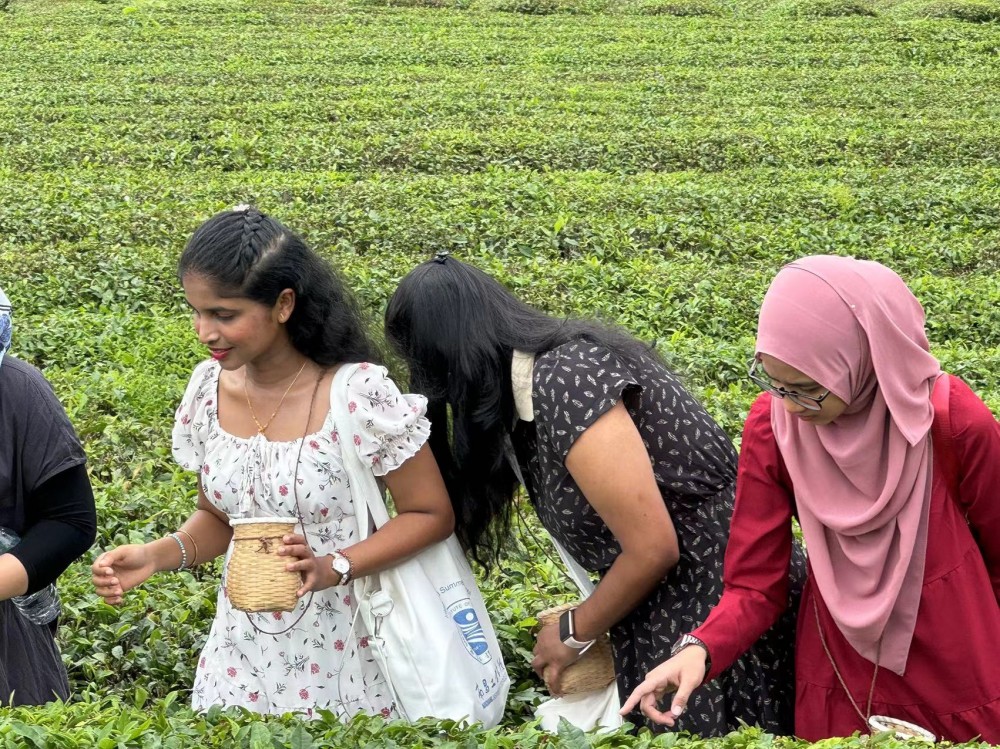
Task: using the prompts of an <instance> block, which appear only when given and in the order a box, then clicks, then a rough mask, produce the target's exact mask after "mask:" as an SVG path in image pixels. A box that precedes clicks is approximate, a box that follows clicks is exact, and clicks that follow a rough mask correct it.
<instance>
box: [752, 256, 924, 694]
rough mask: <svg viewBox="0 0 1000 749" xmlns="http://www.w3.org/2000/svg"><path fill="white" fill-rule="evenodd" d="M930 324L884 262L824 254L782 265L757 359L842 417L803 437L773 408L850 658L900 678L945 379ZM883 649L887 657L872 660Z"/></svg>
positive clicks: (805, 526) (918, 578)
mask: <svg viewBox="0 0 1000 749" xmlns="http://www.w3.org/2000/svg"><path fill="white" fill-rule="evenodd" d="M928 348H929V347H928V343H927V336H926V335H925V334H924V311H923V308H922V307H921V306H920V303H919V302H918V301H917V300H916V298H915V297H914V296H913V294H912V293H911V292H910V290H909V289H908V288H907V287H906V284H905V283H904V282H903V280H902V279H901V278H900V277H899V276H898V275H896V274H895V273H894V272H892V271H891V270H889V269H888V268H886V267H885V266H884V265H881V264H879V263H875V262H870V261H864V260H854V259H852V258H845V257H834V256H829V255H819V256H814V257H807V258H802V259H801V260H797V261H795V262H793V263H790V264H789V265H786V266H785V267H784V268H783V269H782V270H781V271H780V272H779V273H778V275H777V276H776V277H775V279H774V281H773V282H772V283H771V287H770V288H769V289H768V291H767V295H766V296H765V297H764V303H763V305H762V307H761V311H760V319H759V322H758V327H757V353H758V354H769V355H771V356H773V357H774V358H776V359H778V360H780V361H782V362H784V363H785V364H787V365H789V366H791V367H793V368H795V369H797V370H799V371H800V372H802V373H803V374H806V375H808V376H809V377H810V378H812V379H814V380H816V382H818V383H820V384H822V385H823V387H824V388H829V389H830V390H831V391H832V392H833V394H834V395H836V396H837V397H838V398H840V399H841V400H843V401H844V402H845V403H847V404H848V407H847V409H846V410H845V411H844V413H843V414H842V415H841V416H839V417H838V418H837V420H836V421H834V422H833V423H830V424H825V425H815V424H809V423H808V422H804V421H802V420H800V419H799V418H798V417H797V416H795V415H793V414H790V413H788V412H787V411H786V410H785V406H784V404H783V403H782V402H781V400H779V399H777V398H775V399H774V400H773V401H772V403H771V425H772V427H773V429H774V435H775V438H776V439H777V442H778V447H779V448H780V450H781V455H782V457H783V458H784V461H785V465H786V466H787V467H788V472H789V475H790V476H791V478H792V482H793V483H794V485H795V503H796V505H797V507H798V512H799V522H800V524H801V525H802V533H803V536H804V538H805V543H806V551H807V553H808V555H809V562H810V566H811V567H812V571H813V575H814V577H815V580H816V585H817V586H818V587H819V592H820V594H821V595H822V597H823V600H824V601H825V602H826V605H827V608H828V609H829V610H830V613H831V615H832V616H833V620H834V621H835V622H836V624H837V627H838V628H839V629H840V631H841V632H842V633H843V635H844V637H845V638H847V641H848V642H849V643H850V644H851V646H852V647H853V648H854V649H855V650H857V651H858V652H859V653H860V654H861V655H862V656H864V657H865V658H867V659H868V660H870V661H873V662H875V661H876V659H878V663H879V664H880V665H882V666H884V667H885V668H889V669H891V670H892V671H894V672H896V673H897V674H900V675H902V674H903V672H904V671H905V669H906V658H907V655H908V654H909V650H910V642H911V640H912V639H913V628H914V626H915V624H916V619H917V609H918V608H919V606H920V591H921V587H922V585H923V577H924V561H925V555H926V549H927V519H928V516H929V511H930V493H931V439H930V428H931V422H932V421H933V419H934V409H933V407H932V405H931V392H932V390H933V387H934V381H935V379H936V378H937V376H938V374H939V373H940V367H939V365H938V362H937V360H936V359H935V358H934V357H933V356H931V354H930V353H929V351H928ZM880 641H881V649H880Z"/></svg>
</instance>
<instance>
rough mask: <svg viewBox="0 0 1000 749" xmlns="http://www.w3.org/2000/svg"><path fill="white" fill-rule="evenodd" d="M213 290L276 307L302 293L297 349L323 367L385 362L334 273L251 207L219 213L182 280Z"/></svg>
mask: <svg viewBox="0 0 1000 749" xmlns="http://www.w3.org/2000/svg"><path fill="white" fill-rule="evenodd" d="M188 274H196V275H200V276H203V277H204V278H206V279H208V280H210V281H212V282H214V283H215V284H216V285H217V287H218V293H219V294H220V295H222V296H230V297H242V298H245V299H250V300H252V301H255V302H259V303H260V304H264V305H267V306H273V305H274V304H275V302H277V300H278V296H279V295H280V294H281V292H282V291H284V290H285V289H292V290H293V291H294V292H295V309H294V310H293V311H292V315H291V317H289V318H288V321H287V323H286V330H287V331H288V337H289V339H290V340H291V343H292V345H293V346H294V347H295V348H296V349H297V350H298V351H299V352H301V353H302V354H304V355H305V356H307V357H309V358H310V359H312V360H313V361H314V362H316V363H317V364H321V365H324V366H331V365H334V364H339V363H341V362H356V361H379V360H380V357H379V354H378V349H377V347H376V346H375V344H374V342H373V341H372V339H371V336H370V335H369V334H368V331H367V330H366V327H365V324H364V320H363V318H362V315H361V312H360V309H359V307H358V305H357V302H356V301H355V300H354V297H353V295H352V294H351V293H350V291H349V290H348V289H347V287H346V286H345V285H344V283H343V281H342V280H341V279H340V277H339V276H338V275H337V273H336V271H334V269H333V267H332V266H331V265H330V264H329V263H328V262H327V261H326V260H324V259H323V258H322V257H320V256H319V255H318V254H317V253H316V252H314V251H313V250H312V249H310V248H309V247H308V246H307V245H306V243H305V242H304V241H303V240H302V238H301V237H299V236H298V235H297V234H295V233H294V232H292V231H291V230H290V229H288V227H286V226H284V225H283V224H282V223H281V222H280V221H277V220H276V219H274V218H271V217H270V216H268V215H267V214H265V213H261V212H260V211H259V210H257V209H256V208H253V207H250V206H239V207H237V208H235V209H233V210H229V211H223V212H222V213H218V214H216V215H215V216H213V217H212V218H210V219H209V220H208V221H206V222H205V223H203V224H202V225H201V226H199V227H198V228H197V229H196V230H195V232H194V234H193V235H192V236H191V239H190V240H188V243H187V246H186V247H185V248H184V252H183V253H181V257H180V260H179V261H178V263H177V275H178V277H179V278H180V279H181V280H182V281H183V279H184V276H186V275H188Z"/></svg>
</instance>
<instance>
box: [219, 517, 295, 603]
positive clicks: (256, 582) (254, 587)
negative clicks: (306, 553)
mask: <svg viewBox="0 0 1000 749" xmlns="http://www.w3.org/2000/svg"><path fill="white" fill-rule="evenodd" d="M229 522H230V525H232V526H233V553H232V554H231V555H230V557H229V564H228V565H227V567H226V590H227V591H228V593H229V600H230V602H231V603H232V604H233V606H234V607H235V608H237V609H239V610H240V611H246V612H247V613H255V612H265V611H293V610H294V609H295V607H296V606H297V605H298V602H299V599H298V597H297V596H296V595H295V592H296V591H297V590H298V589H299V588H300V587H301V586H302V577H301V575H299V573H298V572H289V571H288V570H286V569H285V565H286V564H288V562H289V561H292V558H291V557H283V556H278V547H280V546H281V543H282V541H281V539H282V538H283V537H284V536H286V535H288V534H289V533H294V532H295V525H296V524H297V523H298V520H297V519H296V518H239V519H236V520H230V521H229Z"/></svg>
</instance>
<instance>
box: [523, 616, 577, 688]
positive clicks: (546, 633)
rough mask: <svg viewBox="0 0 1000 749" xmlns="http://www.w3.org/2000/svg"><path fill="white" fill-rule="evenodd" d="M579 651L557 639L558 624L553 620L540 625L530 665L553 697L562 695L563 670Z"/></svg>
mask: <svg viewBox="0 0 1000 749" xmlns="http://www.w3.org/2000/svg"><path fill="white" fill-rule="evenodd" d="M579 657H580V651H579V650H576V649H574V648H571V647H569V646H568V645H564V644H563V641H562V640H561V639H559V624H558V623H556V622H553V623H552V624H548V625H546V626H544V627H542V629H541V631H540V632H539V633H538V637H536V638H535V658H534V660H532V661H531V667H532V668H533V669H534V671H535V673H536V674H538V675H539V676H540V677H542V681H544V682H545V686H547V687H548V688H549V693H550V694H551V695H552V696H553V697H560V696H562V675H563V670H564V669H565V668H566V667H567V666H569V665H570V664H572V663H574V662H576V660H577V658H579Z"/></svg>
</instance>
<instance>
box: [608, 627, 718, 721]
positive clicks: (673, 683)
mask: <svg viewBox="0 0 1000 749" xmlns="http://www.w3.org/2000/svg"><path fill="white" fill-rule="evenodd" d="M706 657H707V654H706V653H705V651H704V649H703V648H700V647H698V646H697V645H689V646H688V647H686V648H684V649H683V650H682V651H680V652H679V653H678V654H677V655H675V656H674V657H673V658H671V659H670V660H667V661H664V662H663V663H661V664H660V665H659V666H657V667H656V668H654V669H653V670H652V671H650V672H649V673H648V674H646V679H645V681H643V682H642V684H640V685H639V686H637V687H636V688H635V690H634V691H633V692H632V694H631V695H629V698H628V699H627V700H626V701H625V704H624V705H623V706H622V709H621V715H623V716H624V715H628V713H630V712H632V711H633V710H634V709H635V707H636V705H638V706H639V708H640V709H641V710H642V714H643V715H645V716H646V717H647V718H649V719H650V720H652V721H653V722H654V723H659V724H660V725H665V726H670V727H673V726H674V724H675V723H676V722H677V719H678V718H679V717H680V716H681V715H683V714H684V711H685V710H686V709H687V704H688V699H689V698H690V697H691V693H692V692H693V691H694V690H695V689H697V688H698V687H699V686H701V683H702V682H703V681H704V680H705V660H706ZM670 692H673V693H674V697H673V699H672V700H671V702H670V709H669V710H666V711H663V710H660V708H659V703H660V700H662V699H663V696H664V695H665V694H669V693H670Z"/></svg>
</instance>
